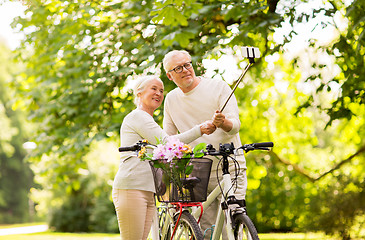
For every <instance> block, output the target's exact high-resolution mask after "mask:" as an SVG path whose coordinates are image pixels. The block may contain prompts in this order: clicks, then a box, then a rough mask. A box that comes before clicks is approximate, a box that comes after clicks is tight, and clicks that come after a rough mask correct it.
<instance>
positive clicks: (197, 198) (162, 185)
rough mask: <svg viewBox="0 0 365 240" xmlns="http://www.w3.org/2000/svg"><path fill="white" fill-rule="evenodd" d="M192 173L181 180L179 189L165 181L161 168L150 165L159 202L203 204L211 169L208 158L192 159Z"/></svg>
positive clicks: (210, 161) (205, 198)
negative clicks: (181, 185) (181, 184)
mask: <svg viewBox="0 0 365 240" xmlns="http://www.w3.org/2000/svg"><path fill="white" fill-rule="evenodd" d="M191 163H192V164H193V171H192V173H191V174H190V175H189V176H185V177H184V178H182V179H181V181H182V183H183V188H182V189H179V188H178V187H177V186H175V184H174V183H172V182H171V181H168V179H167V180H166V174H164V172H163V171H162V169H161V168H154V167H153V166H152V163H151V168H152V172H153V177H154V180H155V187H156V195H157V198H158V201H160V202H204V201H206V200H207V188H208V183H209V177H210V170H211V167H212V160H210V159H208V158H193V159H191Z"/></svg>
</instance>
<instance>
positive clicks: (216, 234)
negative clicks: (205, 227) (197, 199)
mask: <svg viewBox="0 0 365 240" xmlns="http://www.w3.org/2000/svg"><path fill="white" fill-rule="evenodd" d="M273 146H274V144H273V143H272V142H263V143H252V144H245V145H242V146H241V147H238V148H234V146H233V143H231V144H220V146H219V150H218V151H217V150H216V149H214V148H213V146H212V145H208V146H207V149H206V152H205V155H210V156H221V159H220V162H219V163H220V164H221V165H222V175H223V180H222V182H221V183H219V185H218V186H217V187H216V188H215V189H214V190H213V191H212V192H211V193H210V194H209V195H208V197H207V200H206V201H205V202H204V203H203V204H202V205H203V209H205V208H207V207H208V206H209V205H210V204H212V202H213V201H214V200H215V199H216V198H218V197H219V196H220V195H221V196H222V199H221V204H220V207H219V208H218V213H217V218H216V221H215V225H214V228H213V230H212V234H211V238H210V239H213V240H218V239H219V238H220V236H221V234H222V229H223V223H224V221H225V223H226V230H227V237H228V239H229V240H238V239H239V240H242V239H249V240H259V237H258V233H257V230H256V227H255V225H254V224H253V222H252V221H251V219H250V218H249V216H248V215H247V211H246V206H242V204H241V203H240V202H239V201H237V199H236V198H235V196H234V195H233V183H232V179H231V176H230V174H229V162H228V158H231V159H232V160H233V161H235V158H234V157H232V155H236V153H237V152H238V151H240V149H242V150H243V151H245V152H246V153H247V152H249V151H252V150H269V148H270V147H273ZM218 165H219V164H218ZM217 177H218V176H217ZM192 215H193V216H194V217H197V216H198V212H197V211H194V212H192Z"/></svg>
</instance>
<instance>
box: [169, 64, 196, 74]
mask: <svg viewBox="0 0 365 240" xmlns="http://www.w3.org/2000/svg"><path fill="white" fill-rule="evenodd" d="M192 67H193V62H187V63H184V65H180V66H177V67H175V68H173V69H171V70H170V71H169V72H172V71H175V72H176V73H181V72H182V71H183V69H184V68H185V69H186V70H188V69H190V68H192Z"/></svg>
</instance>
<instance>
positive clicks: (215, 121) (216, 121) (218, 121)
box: [213, 110, 226, 128]
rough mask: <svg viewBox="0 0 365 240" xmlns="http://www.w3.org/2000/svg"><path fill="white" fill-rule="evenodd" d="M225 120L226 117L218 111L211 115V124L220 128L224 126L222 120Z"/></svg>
mask: <svg viewBox="0 0 365 240" xmlns="http://www.w3.org/2000/svg"><path fill="white" fill-rule="evenodd" d="M225 119H226V116H224V114H223V113H221V112H220V111H219V110H217V111H215V113H214V115H213V124H214V125H215V126H216V127H217V128H220V127H222V125H223V124H224V120H225Z"/></svg>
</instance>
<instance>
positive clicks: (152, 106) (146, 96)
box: [138, 79, 164, 115]
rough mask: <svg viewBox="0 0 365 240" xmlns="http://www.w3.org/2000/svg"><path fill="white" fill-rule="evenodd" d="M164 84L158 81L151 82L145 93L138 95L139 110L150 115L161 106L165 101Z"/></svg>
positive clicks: (146, 86)
mask: <svg viewBox="0 0 365 240" xmlns="http://www.w3.org/2000/svg"><path fill="white" fill-rule="evenodd" d="M163 91H164V86H163V83H162V82H161V81H160V80H158V79H152V80H149V81H148V82H147V83H146V85H145V87H144V88H143V91H141V92H139V93H138V97H139V104H138V108H140V109H142V110H144V111H146V112H147V113H149V114H150V115H153V112H154V111H155V110H156V109H157V108H158V107H159V106H160V105H161V103H162V101H163V98H164V96H163Z"/></svg>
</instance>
